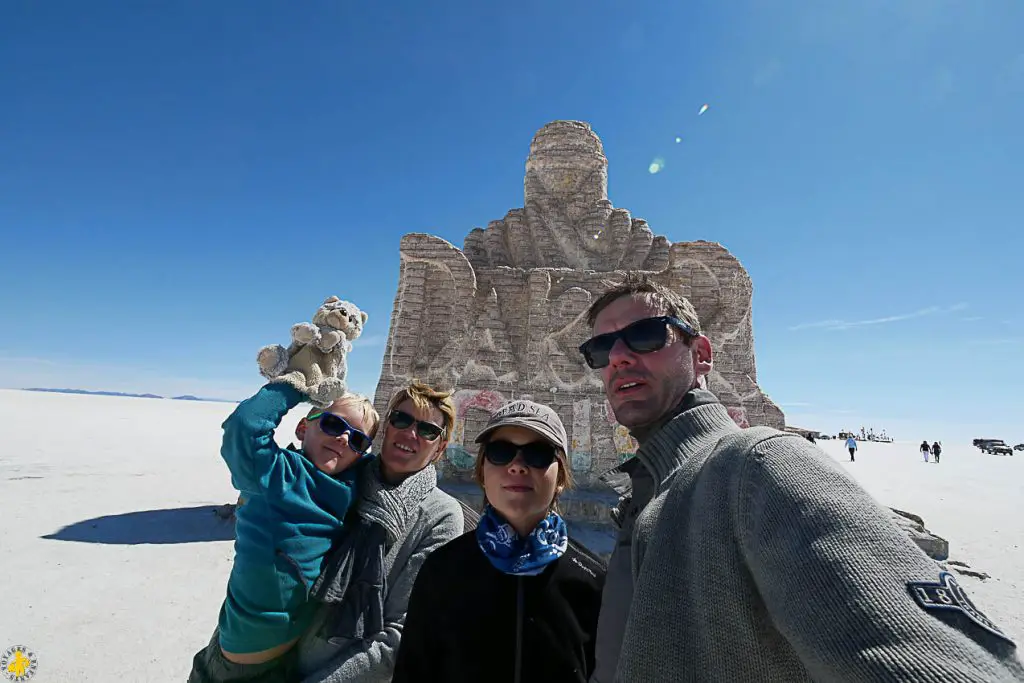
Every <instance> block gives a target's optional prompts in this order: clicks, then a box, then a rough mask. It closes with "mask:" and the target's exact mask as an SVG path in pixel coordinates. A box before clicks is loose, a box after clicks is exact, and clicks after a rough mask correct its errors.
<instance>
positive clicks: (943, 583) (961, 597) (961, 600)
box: [907, 572, 1016, 647]
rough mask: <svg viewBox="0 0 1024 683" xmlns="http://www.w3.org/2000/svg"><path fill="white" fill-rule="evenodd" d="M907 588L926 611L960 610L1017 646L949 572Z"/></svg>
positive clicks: (910, 584)
mask: <svg viewBox="0 0 1024 683" xmlns="http://www.w3.org/2000/svg"><path fill="white" fill-rule="evenodd" d="M907 590H909V591H910V596H911V597H912V598H914V601H915V602H916V603H917V604H918V605H919V606H920V607H921V608H922V609H923V610H925V611H926V612H936V611H937V612H946V613H948V612H959V613H960V614H962V615H963V616H964V617H966V618H967V619H969V620H971V621H972V622H974V623H975V624H977V625H978V626H980V627H981V628H983V629H985V630H986V631H988V632H989V633H991V634H992V635H994V636H996V637H997V638H1001V639H1003V640H1005V641H1006V642H1007V643H1009V644H1010V645H1011V646H1014V647H1016V645H1015V644H1014V642H1013V641H1012V640H1010V638H1009V636H1007V635H1006V634H1005V633H1003V631H1002V629H1000V628H999V627H998V626H996V625H995V623H994V622H993V621H992V620H991V619H989V618H988V617H986V616H985V615H984V614H982V612H981V610H979V609H978V608H977V607H975V606H974V603H973V602H971V599H970V598H968V597H967V593H966V592H965V591H964V589H963V588H962V587H961V586H960V584H959V583H957V580H956V579H955V578H954V577H953V575H952V574H950V573H949V572H939V580H938V582H937V583H930V582H925V581H919V582H910V583H907Z"/></svg>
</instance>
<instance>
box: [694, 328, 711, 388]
mask: <svg viewBox="0 0 1024 683" xmlns="http://www.w3.org/2000/svg"><path fill="white" fill-rule="evenodd" d="M690 349H692V351H693V370H694V375H695V378H700V377H707V376H708V375H709V374H711V368H712V367H713V366H714V353H713V352H712V350H711V340H710V339H708V338H707V337H705V336H704V335H703V334H702V335H700V336H699V337H694V338H693V341H691V342H690Z"/></svg>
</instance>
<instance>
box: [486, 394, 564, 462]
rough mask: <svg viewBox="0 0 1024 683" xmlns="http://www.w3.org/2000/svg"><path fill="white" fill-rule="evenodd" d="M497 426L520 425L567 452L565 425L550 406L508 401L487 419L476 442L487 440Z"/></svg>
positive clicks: (530, 402) (531, 402)
mask: <svg viewBox="0 0 1024 683" xmlns="http://www.w3.org/2000/svg"><path fill="white" fill-rule="evenodd" d="M499 427H522V428H524V429H529V430H530V431H531V432H535V433H537V434H539V435H540V436H543V437H544V438H545V439H547V440H548V441H550V442H551V443H553V444H555V445H556V446H558V447H559V448H561V449H562V450H563V451H565V452H566V453H568V452H569V439H568V438H567V437H566V435H565V427H564V426H562V420H560V419H559V417H558V413H556V412H555V411H554V410H553V409H552V408H549V407H548V406H546V405H544V404H542V403H534V402H533V401H523V400H515V401H509V402H508V403H506V404H505V405H503V406H501V407H500V408H498V409H497V410H496V411H494V413H493V414H492V415H491V419H490V420H488V421H487V426H486V427H484V428H483V430H482V431H481V432H480V433H479V434H478V435H477V437H476V442H477V443H483V442H484V441H487V436H488V435H489V434H490V433H491V432H493V431H494V430H495V429H498V428H499Z"/></svg>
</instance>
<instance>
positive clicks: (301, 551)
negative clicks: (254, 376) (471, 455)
mask: <svg viewBox="0 0 1024 683" xmlns="http://www.w3.org/2000/svg"><path fill="white" fill-rule="evenodd" d="M304 400H306V396H305V395H304V394H302V393H300V392H299V391H298V390H297V389H296V388H294V387H293V386H291V385H290V384H287V383H283V382H280V383H270V384H267V385H266V386H264V387H263V388H262V389H260V390H259V391H258V392H257V393H256V395H254V396H252V397H251V398H249V399H247V400H245V401H243V402H242V403H241V404H239V406H238V408H236V409H235V411H234V412H233V413H232V414H231V416H230V417H228V419H227V420H226V421H225V422H224V424H223V428H224V439H223V444H222V447H221V456H222V457H223V458H224V461H225V462H226V463H227V465H228V469H229V470H230V471H231V483H232V484H233V485H234V487H235V488H237V489H238V490H239V491H240V492H241V497H242V499H244V501H245V502H244V504H243V505H240V506H239V507H238V509H237V510H236V513H235V516H236V520H237V521H236V527H235V529H236V540H235V562H234V566H233V567H232V569H231V576H230V578H229V579H228V587H227V598H226V599H225V601H224V604H223V606H222V607H221V611H220V618H219V624H218V628H219V633H220V648H221V651H222V653H223V656H224V658H226V659H227V660H228V661H230V662H233V663H236V664H242V665H246V664H264V663H267V662H271V661H273V660H276V659H277V658H279V657H281V656H282V655H284V654H285V653H286V652H288V650H289V649H291V647H292V646H293V645H294V644H295V642H296V641H297V640H298V639H299V637H300V636H301V635H302V633H303V632H304V631H305V630H306V629H307V627H308V626H309V622H310V618H311V616H312V610H313V605H312V604H311V603H310V601H309V592H310V589H311V588H312V586H313V582H314V581H315V580H316V578H317V577H318V576H319V574H320V570H321V565H322V563H323V559H324V557H325V555H326V554H327V552H328V550H330V547H331V544H332V541H333V540H334V539H335V538H336V537H337V535H338V533H339V531H340V530H341V527H342V523H343V520H344V518H345V514H346V512H347V511H348V509H349V506H350V505H351V504H352V501H353V499H354V497H355V491H354V486H355V481H356V473H357V472H358V470H359V468H358V467H355V465H356V464H357V463H358V462H360V461H362V460H366V459H368V458H370V445H371V443H372V440H373V437H374V435H375V433H376V431H377V426H378V423H379V416H378V415H377V412H376V411H375V410H374V409H373V404H372V403H370V401H369V400H368V399H366V398H365V397H362V396H358V395H355V394H345V395H343V396H342V397H341V398H338V399H337V400H335V401H334V402H333V403H331V404H330V405H329V406H327V407H326V408H324V409H323V410H320V409H314V410H313V411H311V412H310V413H309V415H308V416H307V417H306V418H304V420H303V422H302V423H300V427H299V430H297V435H299V436H300V438H301V440H302V449H301V451H295V450H290V449H288V448H281V447H280V446H278V445H277V443H276V441H275V440H274V430H275V429H277V426H278V425H279V424H280V423H281V420H282V418H283V417H284V416H285V415H286V414H287V413H288V411H290V410H291V409H292V408H294V407H296V406H297V405H299V403H301V402H303V401H304Z"/></svg>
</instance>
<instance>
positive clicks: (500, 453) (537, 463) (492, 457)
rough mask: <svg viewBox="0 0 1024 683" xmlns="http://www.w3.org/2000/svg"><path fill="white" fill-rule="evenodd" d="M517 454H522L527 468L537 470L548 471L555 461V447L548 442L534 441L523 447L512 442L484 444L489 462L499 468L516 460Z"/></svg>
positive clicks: (485, 454)
mask: <svg viewBox="0 0 1024 683" xmlns="http://www.w3.org/2000/svg"><path fill="white" fill-rule="evenodd" d="M516 453H522V454H523V462H525V463H526V466H527V467H530V468H532V469H535V470H546V469H547V468H548V467H549V466H550V465H551V463H552V462H553V461H554V460H555V447H554V446H553V445H551V444H550V443H548V442H547V441H534V442H533V443H528V444H523V445H522V446H519V445H517V444H514V443H512V442H510V441H488V442H487V443H486V444H484V457H485V458H487V462H489V463H491V464H492V465H497V466H498V467H504V466H505V465H507V464H509V463H510V462H512V461H513V460H515V459H516Z"/></svg>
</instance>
